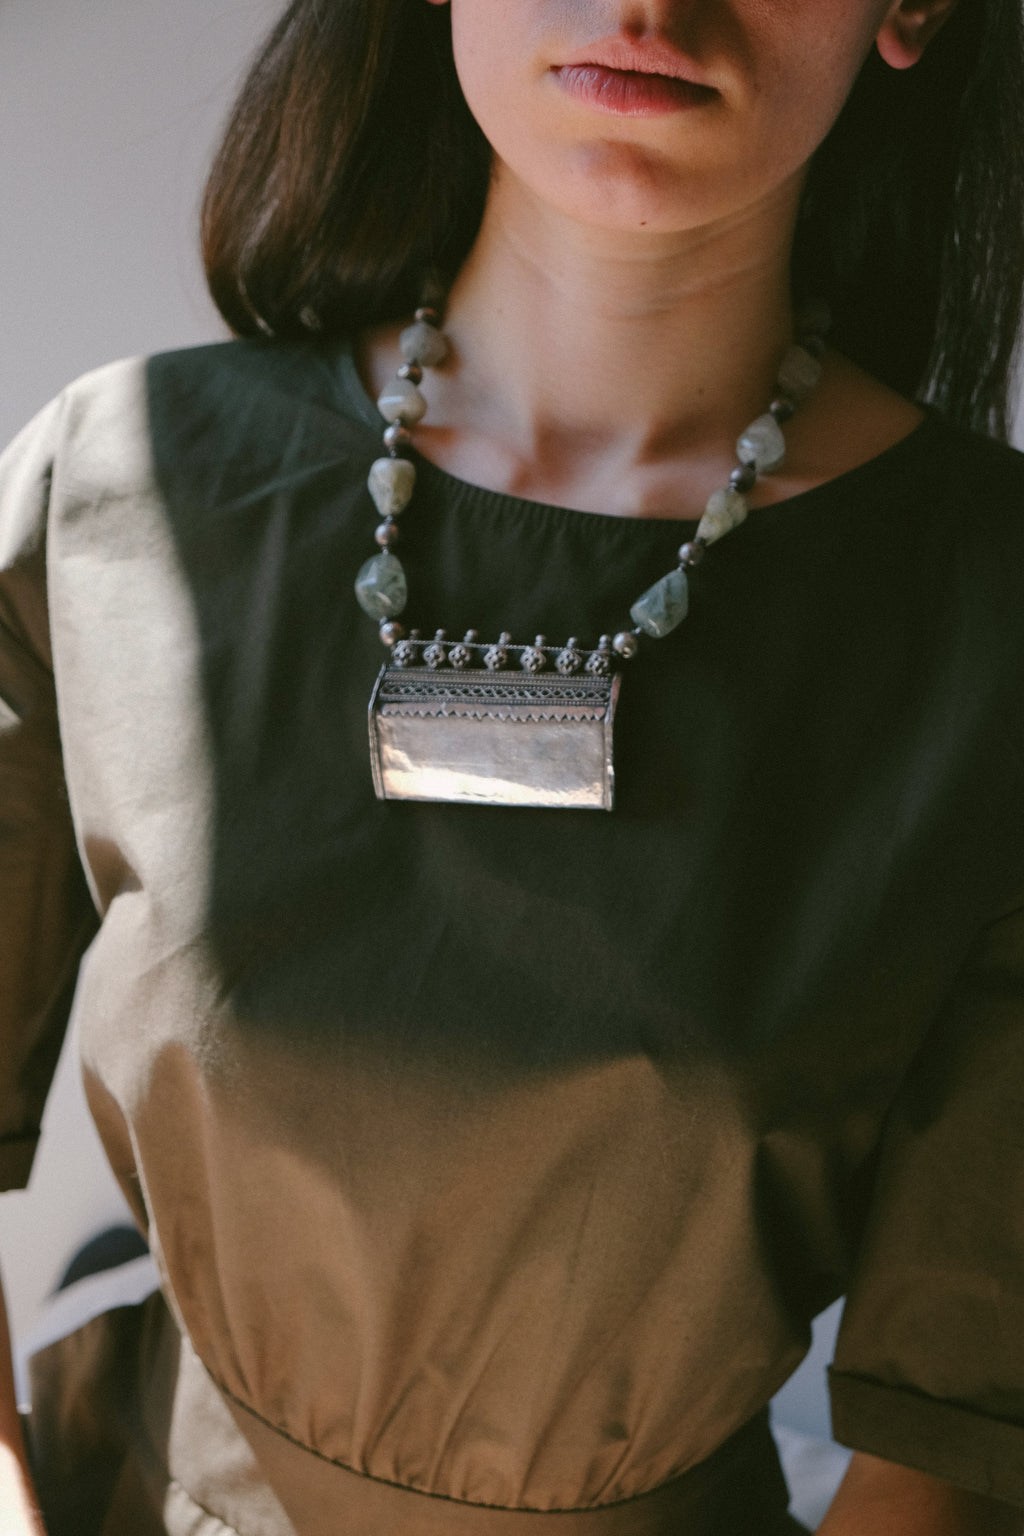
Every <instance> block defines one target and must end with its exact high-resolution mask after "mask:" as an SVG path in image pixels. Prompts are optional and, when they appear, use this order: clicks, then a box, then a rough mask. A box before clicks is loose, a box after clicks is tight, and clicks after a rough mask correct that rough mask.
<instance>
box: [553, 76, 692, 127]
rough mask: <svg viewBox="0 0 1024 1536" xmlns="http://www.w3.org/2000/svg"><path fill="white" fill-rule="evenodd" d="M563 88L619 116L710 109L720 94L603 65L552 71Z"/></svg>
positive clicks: (660, 115) (687, 84)
mask: <svg viewBox="0 0 1024 1536" xmlns="http://www.w3.org/2000/svg"><path fill="white" fill-rule="evenodd" d="M552 74H553V75H554V77H555V79H556V80H557V81H558V83H559V85H560V86H561V87H562V89H563V90H564V91H566V92H567V93H568V94H569V95H570V96H575V97H576V99H577V100H578V101H585V102H586V103H587V105H588V106H591V107H596V108H597V110H598V111H599V112H610V113H612V114H614V115H615V116H616V117H664V116H665V115H666V114H667V113H669V112H686V111H688V110H689V109H690V108H691V107H703V106H706V105H707V103H708V102H709V101H711V100H712V98H713V97H714V96H716V95H717V92H716V91H714V90H712V88H711V87H710V86H708V85H695V84H694V83H693V81H692V80H675V79H673V78H672V77H671V76H670V75H645V74H639V73H637V72H635V71H633V70H625V69H605V68H604V67H603V66H602V65H600V64H563V65H562V66H561V68H559V69H554V70H552Z"/></svg>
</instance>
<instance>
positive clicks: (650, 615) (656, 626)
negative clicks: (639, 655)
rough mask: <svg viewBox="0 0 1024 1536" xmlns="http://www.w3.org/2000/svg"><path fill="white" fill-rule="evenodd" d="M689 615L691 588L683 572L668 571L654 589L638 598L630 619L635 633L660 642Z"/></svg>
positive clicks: (655, 584)
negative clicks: (639, 632) (651, 637)
mask: <svg viewBox="0 0 1024 1536" xmlns="http://www.w3.org/2000/svg"><path fill="white" fill-rule="evenodd" d="M689 611H690V584H689V582H688V581H687V579H686V572H685V571H681V570H675V571H669V573H668V575H667V576H663V577H662V578H661V580H660V581H656V582H655V583H654V586H653V587H648V589H647V591H646V592H645V593H644V594H643V596H642V597H638V598H637V600H636V602H635V603H634V604H633V606H632V608H631V609H630V610H629V616H630V618H631V619H632V620H633V623H634V624H635V625H636V626H637V628H638V629H642V630H643V632H644V634H645V635H651V636H653V638H654V639H655V640H663V639H664V637H665V636H666V635H670V634H671V633H672V631H673V630H674V629H675V628H676V626H677V625H678V624H681V623H682V622H683V620H684V619H685V618H686V615H687V614H688V613H689Z"/></svg>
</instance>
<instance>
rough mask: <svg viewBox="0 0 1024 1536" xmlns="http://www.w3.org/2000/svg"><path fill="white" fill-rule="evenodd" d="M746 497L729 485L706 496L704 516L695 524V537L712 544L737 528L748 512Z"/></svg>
mask: <svg viewBox="0 0 1024 1536" xmlns="http://www.w3.org/2000/svg"><path fill="white" fill-rule="evenodd" d="M748 510H749V509H748V507H747V498H746V497H745V496H741V495H740V493H739V491H736V490H734V489H733V488H732V486H731V485H730V486H729V487H728V488H727V489H726V490H722V491H715V492H714V494H713V495H711V496H709V497H708V504H707V507H706V508H705V510H704V516H703V517H702V518H701V520H700V522H699V523H698V524H697V538H698V539H700V540H702V542H703V543H705V544H713V543H714V542H715V540H716V539H720V538H722V536H723V535H724V534H726V533H731V532H732V530H733V529H734V528H738V527H739V525H740V523H742V522H743V521H744V520H745V518H746V515H747V512H748Z"/></svg>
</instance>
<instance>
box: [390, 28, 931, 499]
mask: <svg viewBox="0 0 1024 1536" xmlns="http://www.w3.org/2000/svg"><path fill="white" fill-rule="evenodd" d="M950 4H951V0H917V3H916V4H915V5H914V7H913V9H907V10H906V11H904V9H902V8H901V7H899V6H895V7H894V6H892V4H891V0H890V3H889V4H888V5H886V4H883V3H880V0H813V3H811V0H771V3H769V0H510V3H504V4H501V5H497V6H496V5H495V4H494V3H493V0H454V5H453V7H452V24H453V36H454V41H455V48H456V62H457V65H458V68H459V72H460V79H461V80H462V83H463V88H464V90H465V93H466V97H467V100H468V101H469V104H470V106H471V108H472V109H473V111H474V113H475V114H476V115H477V117H478V118H479V120H480V122H481V125H482V127H483V129H484V131H485V133H486V134H487V135H488V137H489V139H490V141H491V143H492V144H493V145H494V147H495V174H494V179H493V185H492V189H491V195H490V197H489V200H488V204H487V209H486V213H485V217H484V222H483V227H482V229H481V232H480V236H479V239H478V241H477V243H476V245H475V248H474V250H473V252H472V253H471V255H470V258H469V260H468V262H467V263H466V265H465V267H464V269H463V271H462V273H461V275H460V277H459V279H458V281H457V283H456V285H455V287H454V289H453V291H452V293H451V295H450V300H449V306H448V312H447V317H446V330H447V331H448V333H449V335H450V336H451V338H452V340H453V342H454V344H455V349H456V358H457V363H456V365H455V366H452V367H449V368H447V369H445V370H443V371H440V372H438V373H437V374H435V375H431V376H430V377H429V379H428V385H427V388H428V399H429V402H430V410H429V412H428V415H427V419H426V422H425V423H424V425H423V426H422V427H421V428H420V429H419V432H418V439H417V440H418V444H419V446H420V448H421V450H422V451H423V452H424V453H425V454H426V455H427V456H428V457H431V458H433V459H435V461H436V462H438V463H440V464H441V465H442V466H443V467H444V468H446V469H448V470H449V471H451V472H452V473H454V474H458V475H460V476H462V477H463V478H465V479H468V480H472V481H475V482H476V483H479V484H483V485H486V486H488V487H489V488H491V489H494V490H505V491H511V492H514V493H516V494H519V495H522V496H527V497H532V498H534V499H537V500H542V501H551V502H554V503H556V504H559V505H567V506H577V507H582V508H585V509H587V510H589V511H594V512H604V513H611V514H615V515H624V516H657V515H659V513H660V514H662V515H673V516H680V515H681V514H683V513H685V512H686V511H687V510H689V509H693V510H695V511H699V510H700V509H701V508H702V507H703V503H704V501H705V500H706V499H707V496H708V495H709V494H710V493H711V491H712V490H714V489H715V488H716V487H717V486H719V485H721V484H722V482H723V480H724V478H725V477H726V476H727V475H728V473H729V470H730V469H731V467H732V465H733V463H734V462H735V461H734V457H733V452H732V445H733V443H734V442H735V439H736V436H737V434H738V432H739V431H741V430H742V429H743V427H744V426H746V424H747V423H748V422H749V421H750V420H751V419H752V418H753V417H754V416H756V415H758V414H760V412H761V411H763V410H764V408H765V406H766V404H767V402H768V400H769V399H770V398H771V393H772V383H773V379H774V371H775V367H776V365H777V362H778V359H779V357H780V355H781V352H782V351H783V350H784V347H785V343H786V340H787V338H788V337H789V334H790V331H791V325H792V317H791V313H790V304H789V272H788V268H789V252H790V247H791V244H792V237H793V228H794V224H795V220H796V215H797V208H798V203H799V197H800V191H801V187H802V184H803V180H804V176H805V173H806V165H807V162H808V160H809V158H810V156H811V155H812V154H813V152H814V149H815V148H816V147H817V145H818V143H819V142H820V141H821V139H822V138H823V137H824V136H825V134H826V132H827V131H828V128H829V127H830V126H831V124H832V122H833V120H834V118H835V116H836V115H837V113H838V112H839V110H840V107H841V105H842V103H843V101H844V99H845V97H846V95H847V93H848V91H849V89H850V86H851V85H852V82H853V80H854V78H855V76H856V73H857V71H858V69H859V68H860V65H861V63H862V61H863V59H864V57H865V56H866V54H867V53H868V51H869V49H870V48H871V47H872V46H873V45H874V44H875V42H876V40H877V44H878V46H879V47H880V49H881V50H882V52H883V53H884V55H885V57H886V58H887V60H888V61H889V62H890V63H891V64H893V65H895V66H897V67H909V66H910V65H912V64H913V62H914V61H915V60H916V58H918V57H919V56H920V54H921V53H922V52H923V50H924V48H925V46H926V45H927V42H928V40H929V38H930V36H931V35H932V34H933V33H934V31H935V30H936V28H937V27H938V25H940V24H941V21H942V19H943V18H944V16H945V14H946V12H947V11H948V9H949V8H950ZM615 33H618V34H620V35H622V36H624V37H630V38H634V39H641V40H642V39H644V38H649V37H655V38H660V39H662V40H664V41H666V42H668V43H670V44H672V45H674V46H675V47H676V48H678V49H680V50H682V51H683V52H684V53H685V54H687V55H688V56H689V58H690V59H691V60H692V61H693V62H694V64H695V65H696V66H697V67H699V69H700V70H701V72H702V74H703V76H704V77H705V78H706V79H707V80H708V81H709V82H710V83H711V84H713V85H714V86H715V87H716V89H717V95H716V97H715V99H714V101H713V102H712V104H711V105H709V106H708V107H702V108H700V109H698V110H696V111H691V112H685V113H680V114H673V115H671V116H669V117H661V118H646V119H636V118H612V117H609V116H607V115H604V114H600V113H597V112H595V111H594V110H593V109H591V108H589V107H586V106H584V105H582V104H580V103H579V102H577V101H576V100H574V99H572V98H570V97H568V96H567V95H566V94H565V93H564V92H563V91H561V90H560V89H559V87H558V86H557V84H556V83H555V81H554V79H553V77H552V75H551V73H550V66H551V65H552V64H555V63H557V62H559V61H560V60H564V59H565V58H566V57H568V56H570V55H572V54H577V55H578V53H579V50H580V49H581V48H584V47H585V45H587V44H588V43H592V42H593V41H594V40H596V39H598V38H602V37H606V36H608V35H611V34H615ZM395 335H396V333H392V332H384V333H377V334H376V335H374V336H371V337H370V338H368V339H367V346H366V352H365V354H364V363H365V371H366V374H367V376H368V380H369V382H370V383H371V386H383V384H384V383H385V382H386V380H387V378H388V377H389V376H390V374H391V372H392V369H393V364H394V356H395V350H394V349H395ZM918 420H919V416H918V414H917V412H916V411H915V409H914V408H913V407H912V406H910V405H909V404H908V403H907V402H906V401H903V400H901V399H900V398H899V397H897V396H894V395H892V394H891V393H890V392H889V391H887V390H885V389H884V388H883V387H882V386H880V385H878V384H876V383H875V382H873V381H871V380H869V379H867V378H866V377H864V376H863V375H862V374H860V373H859V372H858V371H857V370H856V369H854V368H853V367H852V365H850V364H848V363H846V362H844V361H843V360H842V359H839V358H836V357H832V358H830V359H829V363H828V368H827V375H826V379H825V382H824V384H823V386H822V388H821V389H820V390H819V391H818V393H817V395H816V397H815V398H814V400H813V401H812V402H811V403H810V404H809V405H808V406H807V407H806V408H805V410H803V411H801V412H800V414H799V415H798V416H797V418H796V419H795V421H794V422H793V423H792V425H791V427H790V428H789V432H788V441H789V467H788V469H787V471H786V473H785V475H784V476H778V477H775V478H773V479H772V480H771V481H765V482H762V484H761V486H760V487H759V490H758V498H759V499H760V500H761V501H762V502H765V501H772V500H778V499H782V498H785V497H787V496H790V495H793V494H794V493H796V492H798V491H800V490H804V489H806V488H808V487H809V486H811V485H814V484H818V483H821V482H822V481H824V480H828V479H830V478H832V477H833V476H834V475H836V474H839V473H842V471H843V470H844V469H848V468H851V467H852V466H853V465H854V464H856V463H859V462H862V461H863V460H865V459H868V458H871V457H873V456H874V455H875V454H876V453H878V452H881V451H882V450H883V449H884V448H886V447H888V446H890V444H891V443H893V442H895V441H896V440H898V439H899V438H900V437H902V436H904V435H905V434H906V433H907V432H908V431H910V430H911V429H912V428H913V426H914V425H916V423H917V421H918Z"/></svg>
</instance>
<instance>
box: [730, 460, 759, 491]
mask: <svg viewBox="0 0 1024 1536" xmlns="http://www.w3.org/2000/svg"><path fill="white" fill-rule="evenodd" d="M729 484H730V485H731V486H732V488H733V490H734V491H739V492H740V493H741V494H742V493H745V492H746V491H752V490H753V489H754V486H755V485H756V484H757V468H756V466H755V465H753V464H737V466H736V468H735V469H734V470H733V472H732V474H731V475H730V476H729Z"/></svg>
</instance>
